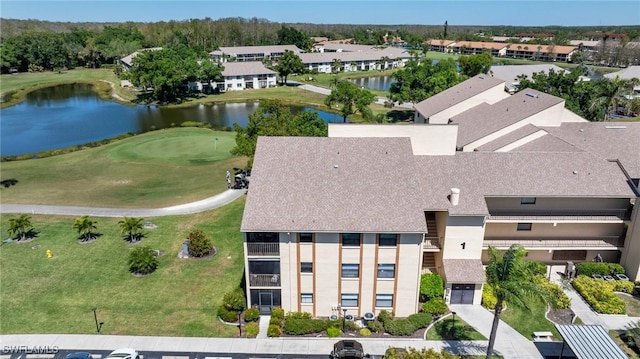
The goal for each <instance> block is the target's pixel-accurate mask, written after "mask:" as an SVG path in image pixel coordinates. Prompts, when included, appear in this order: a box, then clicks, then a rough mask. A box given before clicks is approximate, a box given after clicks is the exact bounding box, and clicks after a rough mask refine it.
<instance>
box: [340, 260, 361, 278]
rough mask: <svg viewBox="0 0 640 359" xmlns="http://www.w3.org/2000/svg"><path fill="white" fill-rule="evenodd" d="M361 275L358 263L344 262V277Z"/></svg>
mask: <svg viewBox="0 0 640 359" xmlns="http://www.w3.org/2000/svg"><path fill="white" fill-rule="evenodd" d="M358 277H360V265H359V264H356V263H343V264H342V278H358Z"/></svg>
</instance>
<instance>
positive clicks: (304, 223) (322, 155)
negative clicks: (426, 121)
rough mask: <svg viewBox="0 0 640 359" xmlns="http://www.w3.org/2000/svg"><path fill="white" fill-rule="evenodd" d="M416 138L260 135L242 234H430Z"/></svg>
mask: <svg viewBox="0 0 640 359" xmlns="http://www.w3.org/2000/svg"><path fill="white" fill-rule="evenodd" d="M415 174H416V169H415V161H414V157H413V154H412V150H411V142H410V140H409V138H327V137H325V138H318V137H260V138H259V139H258V144H257V148H256V154H255V158H254V167H253V169H252V173H251V189H250V190H249V192H248V195H247V202H246V205H245V210H244V216H243V218H242V225H241V229H242V231H314V232H392V233H424V232H426V223H425V220H424V214H423V213H422V211H421V207H422V206H421V203H420V200H419V199H418V197H417V196H416V189H417V188H418V180H417V176H416V175H415Z"/></svg>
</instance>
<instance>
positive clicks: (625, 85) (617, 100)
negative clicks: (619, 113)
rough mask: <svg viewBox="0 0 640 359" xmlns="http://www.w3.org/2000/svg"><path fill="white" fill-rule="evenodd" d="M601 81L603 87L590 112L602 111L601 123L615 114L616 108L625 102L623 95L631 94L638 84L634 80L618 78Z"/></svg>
mask: <svg viewBox="0 0 640 359" xmlns="http://www.w3.org/2000/svg"><path fill="white" fill-rule="evenodd" d="M601 81H603V85H602V86H601V88H602V90H601V91H600V95H599V96H598V97H596V98H595V99H594V100H593V102H592V103H591V106H590V110H591V111H599V110H600V109H602V111H603V112H604V118H603V121H607V120H608V119H609V116H610V115H611V114H613V113H615V112H616V110H617V109H618V106H619V105H622V104H624V103H625V102H626V101H627V99H626V98H625V96H624V95H625V94H627V93H629V94H631V93H633V88H634V86H636V85H637V84H638V83H639V82H638V80H637V79H635V78H634V79H631V80H621V79H620V78H619V77H616V78H615V79H613V80H604V79H603V80H601Z"/></svg>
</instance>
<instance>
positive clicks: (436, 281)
mask: <svg viewBox="0 0 640 359" xmlns="http://www.w3.org/2000/svg"><path fill="white" fill-rule="evenodd" d="M443 295H444V281H443V280H442V277H440V275H439V274H438V273H425V274H423V275H421V276H420V300H421V301H423V302H426V301H428V300H430V299H433V298H442V296H443Z"/></svg>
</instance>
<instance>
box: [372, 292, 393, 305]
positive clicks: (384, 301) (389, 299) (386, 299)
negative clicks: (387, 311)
mask: <svg viewBox="0 0 640 359" xmlns="http://www.w3.org/2000/svg"><path fill="white" fill-rule="evenodd" d="M392 307H393V294H376V308H392Z"/></svg>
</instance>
